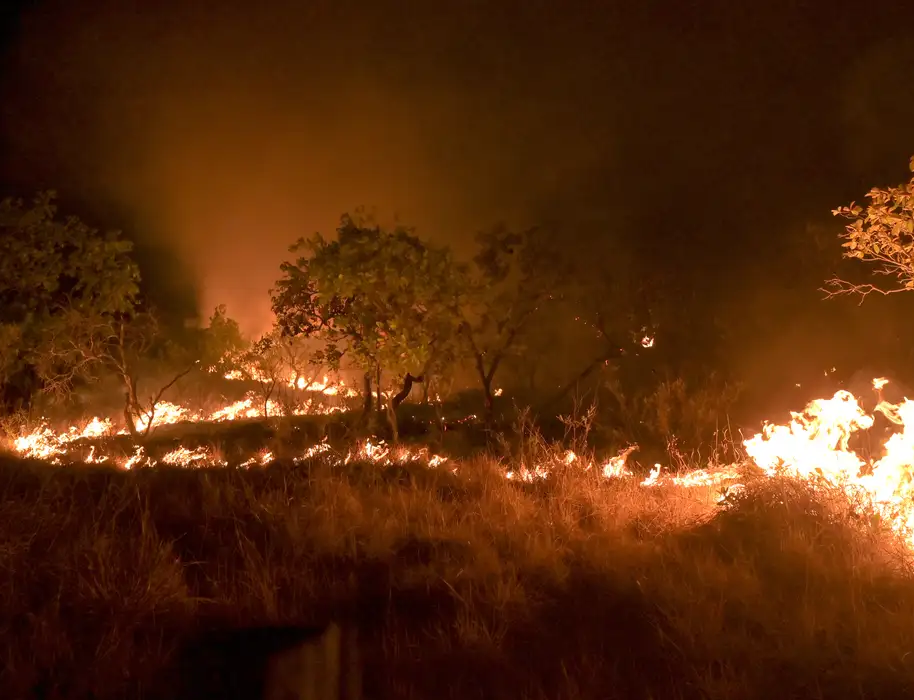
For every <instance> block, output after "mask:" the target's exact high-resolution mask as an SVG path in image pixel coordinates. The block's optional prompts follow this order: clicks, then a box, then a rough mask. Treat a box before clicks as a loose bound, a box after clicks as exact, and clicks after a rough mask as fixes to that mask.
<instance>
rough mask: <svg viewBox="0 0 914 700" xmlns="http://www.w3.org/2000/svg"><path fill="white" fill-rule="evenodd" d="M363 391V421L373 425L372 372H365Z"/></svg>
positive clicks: (367, 424)
mask: <svg viewBox="0 0 914 700" xmlns="http://www.w3.org/2000/svg"><path fill="white" fill-rule="evenodd" d="M363 381H364V383H363V385H362V391H363V392H364V396H363V397H362V421H363V422H364V424H365V425H366V426H369V425H371V416H372V411H371V409H372V400H371V373H369V372H365V376H364V377H363Z"/></svg>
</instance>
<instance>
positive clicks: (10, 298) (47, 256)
mask: <svg viewBox="0 0 914 700" xmlns="http://www.w3.org/2000/svg"><path fill="white" fill-rule="evenodd" d="M54 199H55V194H54V192H42V193H39V194H38V195H37V196H36V197H35V199H34V200H33V202H32V204H31V205H30V206H26V205H25V204H23V202H22V201H21V200H13V199H6V200H3V201H2V202H0V379H2V382H3V384H4V385H9V384H15V383H16V381H17V378H19V377H22V376H24V375H29V374H31V375H32V376H33V377H34V378H35V380H36V383H37V384H38V386H40V387H41V388H43V389H45V390H46V391H50V392H57V393H66V392H67V391H68V390H69V388H70V387H71V386H72V382H73V380H74V379H75V378H76V377H77V376H79V375H80V374H81V373H82V372H83V371H84V370H86V369H87V368H88V365H89V364H91V362H92V360H91V359H90V357H91V353H81V352H77V353H73V352H71V350H72V347H73V344H74V342H75V338H70V337H68V333H69V332H70V331H71V330H72V329H73V328H79V327H83V328H84V329H91V328H96V327H97V324H98V323H99V321H101V322H102V325H105V324H111V323H115V322H116V321H117V320H118V319H120V318H122V317H126V316H129V315H130V314H131V313H132V312H133V309H134V306H135V304H136V302H137V296H138V293H139V289H138V282H139V269H138V267H137V265H136V263H135V262H134V261H133V259H132V258H131V250H132V244H131V243H130V242H129V241H126V240H123V239H122V238H121V237H120V236H119V234H117V233H113V232H109V233H104V234H103V233H100V232H99V231H97V230H96V229H93V228H91V227H89V226H87V225H86V224H84V223H83V222H82V221H80V220H79V219H78V218H76V217H73V216H71V217H66V218H63V219H61V218H59V217H57V208H56V206H55V205H54ZM76 338H78V339H79V341H80V342H87V343H90V344H91V343H94V342H95V341H96V340H97V338H93V337H92V335H91V333H78V334H77V335H76ZM26 393H28V394H31V393H33V392H32V391H27V392H26ZM23 398H24V399H25V400H26V401H27V400H29V399H30V398H31V396H30V395H29V396H27V397H23Z"/></svg>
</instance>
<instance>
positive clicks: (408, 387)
mask: <svg viewBox="0 0 914 700" xmlns="http://www.w3.org/2000/svg"><path fill="white" fill-rule="evenodd" d="M414 382H419V383H424V382H425V376H424V375H419V376H418V377H414V376H413V375H411V374H410V373H409V372H407V373H406V376H405V377H403V386H402V387H401V388H400V391H399V392H398V393H397V394H396V395H395V396H393V397H392V398H391V403H392V404H393V407H394V408H395V409H396V408H397V407H398V406H399V405H400V404H401V403H403V402H404V401H406V399H407V398H409V392H410V391H412V388H413V383H414Z"/></svg>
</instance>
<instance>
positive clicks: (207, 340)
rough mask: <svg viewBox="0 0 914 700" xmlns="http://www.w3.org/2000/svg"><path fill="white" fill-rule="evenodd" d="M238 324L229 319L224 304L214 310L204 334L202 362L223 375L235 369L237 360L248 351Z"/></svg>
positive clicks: (247, 344)
mask: <svg viewBox="0 0 914 700" xmlns="http://www.w3.org/2000/svg"><path fill="white" fill-rule="evenodd" d="M248 346H249V343H248V342H247V340H245V337H244V335H243V334H242V332H241V328H240V327H239V325H238V322H237V321H236V320H235V319H233V318H229V316H228V314H227V313H226V308H225V305H224V304H220V305H219V306H217V307H216V308H215V309H214V310H213V315H212V316H210V319H209V325H208V326H207V328H206V332H205V333H204V334H203V339H202V343H201V358H200V359H201V360H202V362H203V364H204V365H205V366H207V367H208V368H210V369H213V370H216V371H218V372H220V373H221V374H225V373H226V372H228V371H230V370H231V369H234V361H235V358H236V357H238V356H239V355H240V354H241V353H243V352H245V351H246V350H247V349H248Z"/></svg>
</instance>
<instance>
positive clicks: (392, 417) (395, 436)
mask: <svg viewBox="0 0 914 700" xmlns="http://www.w3.org/2000/svg"><path fill="white" fill-rule="evenodd" d="M387 422H388V424H389V425H390V435H391V442H393V443H394V444H397V443H398V442H399V441H400V428H399V423H398V422H397V409H396V407H395V406H394V405H393V401H388V402H387Z"/></svg>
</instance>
